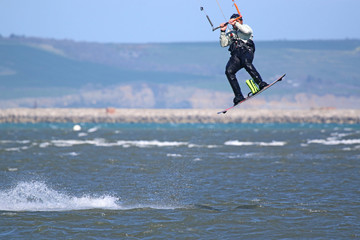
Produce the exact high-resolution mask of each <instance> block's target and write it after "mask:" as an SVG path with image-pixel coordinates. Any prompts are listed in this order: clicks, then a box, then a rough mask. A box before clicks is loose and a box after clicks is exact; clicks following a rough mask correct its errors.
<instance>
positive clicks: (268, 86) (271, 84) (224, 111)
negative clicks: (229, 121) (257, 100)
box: [218, 74, 286, 114]
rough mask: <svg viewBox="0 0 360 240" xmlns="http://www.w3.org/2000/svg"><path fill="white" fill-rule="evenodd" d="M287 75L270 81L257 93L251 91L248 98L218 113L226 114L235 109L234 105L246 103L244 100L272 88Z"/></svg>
mask: <svg viewBox="0 0 360 240" xmlns="http://www.w3.org/2000/svg"><path fill="white" fill-rule="evenodd" d="M285 75H286V74H284V75H282V76H281V77H279V78H278V79H276V80H275V81H274V82H272V83H270V84H269V85H267V86H266V87H264V88H263V89H261V90H260V91H259V92H257V93H255V94H250V93H249V94H248V96H247V98H245V99H244V100H242V101H241V102H239V103H238V104H236V105H234V106H231V107H229V108H227V109H225V110H223V111H220V112H218V114H221V113H223V114H225V113H226V112H227V111H229V110H231V109H233V108H234V107H236V106H238V105H240V104H241V103H244V102H246V101H247V100H250V99H251V98H253V97H255V96H257V95H259V94H260V93H262V92H263V91H265V90H266V89H268V88H270V87H271V86H273V85H274V84H275V83H277V82H280V81H281V80H282V79H283V78H284V77H285Z"/></svg>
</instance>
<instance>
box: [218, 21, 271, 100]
mask: <svg viewBox="0 0 360 240" xmlns="http://www.w3.org/2000/svg"><path fill="white" fill-rule="evenodd" d="M228 25H232V26H233V29H232V30H231V31H228V32H227V33H226V32H225V31H226V28H227V26H228ZM220 26H221V33H220V45H221V46H222V47H227V46H230V47H229V51H230V52H231V57H230V59H229V61H228V63H227V65H226V71H225V74H226V77H227V79H228V80H229V83H230V85H231V88H232V90H233V91H234V94H235V98H234V100H233V102H234V105H237V104H238V103H239V102H241V101H243V100H244V99H245V98H244V96H243V94H242V92H241V88H240V85H239V83H238V80H237V79H236V73H237V72H238V71H239V70H240V69H242V68H245V70H246V71H247V72H248V73H249V74H250V76H251V77H252V78H253V79H254V81H255V82H256V84H257V85H258V86H259V89H260V90H261V89H263V88H264V87H266V86H267V85H268V84H267V83H266V82H264V81H263V80H262V78H261V76H260V74H259V73H258V71H257V70H256V68H255V67H254V65H253V64H252V62H253V59H254V53H255V44H254V42H253V40H252V39H253V31H252V29H251V28H250V26H248V25H246V24H244V23H243V18H242V16H241V15H239V14H233V15H232V16H231V18H230V20H229V22H228V24H227V23H223V24H221V25H220Z"/></svg>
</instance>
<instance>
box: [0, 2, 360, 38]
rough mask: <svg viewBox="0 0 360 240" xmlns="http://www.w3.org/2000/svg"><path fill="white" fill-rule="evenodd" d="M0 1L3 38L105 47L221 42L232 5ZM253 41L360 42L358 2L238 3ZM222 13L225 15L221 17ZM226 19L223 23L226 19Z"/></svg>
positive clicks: (0, 31) (221, 3)
mask: <svg viewBox="0 0 360 240" xmlns="http://www.w3.org/2000/svg"><path fill="white" fill-rule="evenodd" d="M218 2H219V4H220V6H221V10H220V8H219V7H218V4H217V1H216V0H136V1H130V0H0V35H1V36H3V37H8V36H10V35H11V34H15V35H18V36H26V37H43V38H53V39H68V40H74V41H87V42H103V43H164V42H165V43H166V42H204V41H205V42H211V41H218V38H219V32H218V31H216V32H213V31H212V30H211V27H210V24H209V23H208V21H207V19H206V17H205V14H204V12H202V11H200V6H202V7H204V9H205V12H206V13H207V14H208V16H209V17H210V19H211V21H212V22H213V23H214V25H219V24H220V23H222V22H225V21H227V20H228V18H229V17H230V16H231V14H233V13H235V12H236V9H235V7H234V6H233V2H232V0H218ZM236 3H237V5H238V7H239V9H240V11H241V14H242V15H243V18H244V22H245V23H246V24H248V25H250V27H251V28H252V29H253V31H254V39H255V40H314V39H316V40H319V39H321V40H327V39H360V27H359V24H360V14H359V9H360V0H302V1H298V0H246V1H245V0H236ZM223 13H224V15H223ZM224 16H225V18H224Z"/></svg>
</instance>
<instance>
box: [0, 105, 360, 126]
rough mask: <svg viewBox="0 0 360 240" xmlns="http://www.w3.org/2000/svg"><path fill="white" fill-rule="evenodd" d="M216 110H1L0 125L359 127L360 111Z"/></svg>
mask: <svg viewBox="0 0 360 240" xmlns="http://www.w3.org/2000/svg"><path fill="white" fill-rule="evenodd" d="M217 111H219V110H218V109H100V108H99V109H93V108H86V109H82V108H72V109H65V108H44V109H41V108H39V109H29V108H14V109H0V123H28V122H29V123H37V122H73V123H80V122H94V123H98V122H107V123H116V122H118V123H120V122H123V123H149V122H153V123H266V122H274V123H286V122H288V123H303V122H306V123H350V124H356V123H360V110H346V109H314V110H264V109H261V110H255V109H254V110H251V109H247V110H243V109H236V110H233V111H230V112H228V113H226V114H220V115H219V114H217Z"/></svg>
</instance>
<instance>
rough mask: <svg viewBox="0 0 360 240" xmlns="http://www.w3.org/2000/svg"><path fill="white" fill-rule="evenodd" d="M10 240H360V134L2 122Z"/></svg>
mask: <svg viewBox="0 0 360 240" xmlns="http://www.w3.org/2000/svg"><path fill="white" fill-rule="evenodd" d="M0 239H360V125H359V124H354V125H345V124H342V125H340V124H310V123H306V124H301V123H298V124H294V123H292V124H280V123H276V124H275V123H267V124H248V123H238V124H235V123H232V124H200V123H199V124H170V123H167V124H154V123H126V124H125V123H97V124H95V123H78V124H73V123H36V124H30V123H26V124H12V123H11V124H10V123H3V124H0Z"/></svg>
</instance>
